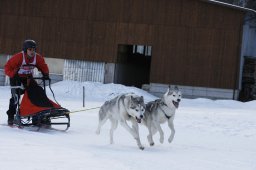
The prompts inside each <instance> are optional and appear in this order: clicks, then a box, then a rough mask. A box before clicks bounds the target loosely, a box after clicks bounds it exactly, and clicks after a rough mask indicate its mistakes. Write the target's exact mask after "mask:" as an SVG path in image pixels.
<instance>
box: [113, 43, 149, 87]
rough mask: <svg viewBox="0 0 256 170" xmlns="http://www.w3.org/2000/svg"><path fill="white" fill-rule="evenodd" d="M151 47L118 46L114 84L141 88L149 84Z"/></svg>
mask: <svg viewBox="0 0 256 170" xmlns="http://www.w3.org/2000/svg"><path fill="white" fill-rule="evenodd" d="M150 64H151V46H145V45H118V52H117V62H116V67H115V78H114V83H117V84H123V85H126V86H135V87H138V88H141V87H142V85H143V84H149V75H150Z"/></svg>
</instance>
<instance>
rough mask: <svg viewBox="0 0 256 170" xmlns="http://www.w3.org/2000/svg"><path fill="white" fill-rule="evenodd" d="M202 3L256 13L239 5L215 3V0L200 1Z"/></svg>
mask: <svg viewBox="0 0 256 170" xmlns="http://www.w3.org/2000/svg"><path fill="white" fill-rule="evenodd" d="M200 1H204V2H208V3H212V4H216V5H221V6H225V7H228V8H233V9H237V10H241V11H245V12H254V13H256V11H255V10H253V9H250V8H244V7H241V6H238V5H233V4H229V3H225V2H220V1H215V0H200Z"/></svg>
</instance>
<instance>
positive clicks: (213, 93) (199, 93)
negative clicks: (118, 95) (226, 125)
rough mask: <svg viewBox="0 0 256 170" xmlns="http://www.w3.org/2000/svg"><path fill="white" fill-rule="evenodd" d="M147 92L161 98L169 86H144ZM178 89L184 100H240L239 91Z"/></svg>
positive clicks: (154, 84)
mask: <svg viewBox="0 0 256 170" xmlns="http://www.w3.org/2000/svg"><path fill="white" fill-rule="evenodd" d="M144 88H145V90H147V91H148V92H149V93H151V94H153V95H155V96H158V97H161V96H162V95H163V94H164V93H165V92H166V90H167V89H168V85H166V84H157V83H150V85H146V86H144ZM178 88H179V89H180V90H181V92H182V96H183V97H184V98H209V99H233V94H234V99H235V100H237V99H238V91H235V92H234V91H233V90H232V89H217V88H205V87H191V86H179V85H178Z"/></svg>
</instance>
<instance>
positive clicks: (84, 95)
mask: <svg viewBox="0 0 256 170" xmlns="http://www.w3.org/2000/svg"><path fill="white" fill-rule="evenodd" d="M83 107H85V88H84V86H83Z"/></svg>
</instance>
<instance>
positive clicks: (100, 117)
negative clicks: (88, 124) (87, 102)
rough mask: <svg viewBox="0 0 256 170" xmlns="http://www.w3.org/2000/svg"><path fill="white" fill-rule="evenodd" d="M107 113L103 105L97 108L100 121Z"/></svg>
mask: <svg viewBox="0 0 256 170" xmlns="http://www.w3.org/2000/svg"><path fill="white" fill-rule="evenodd" d="M106 116H107V114H106V112H105V111H104V109H103V107H101V108H100V110H99V121H102V120H104V119H105V118H106Z"/></svg>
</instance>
